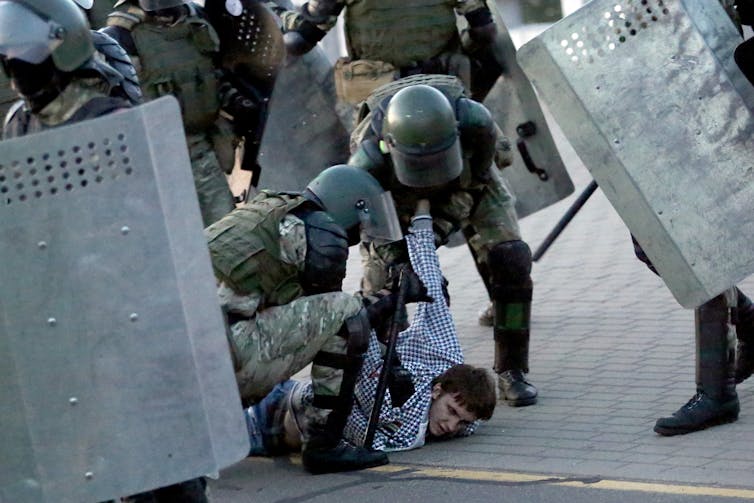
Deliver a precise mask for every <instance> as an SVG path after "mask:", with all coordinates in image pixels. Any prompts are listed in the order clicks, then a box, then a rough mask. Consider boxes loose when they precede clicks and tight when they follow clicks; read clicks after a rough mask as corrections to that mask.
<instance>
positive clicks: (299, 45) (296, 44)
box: [283, 31, 317, 56]
mask: <svg viewBox="0 0 754 503" xmlns="http://www.w3.org/2000/svg"><path fill="white" fill-rule="evenodd" d="M283 43H284V44H285V52H286V53H288V55H289V56H303V55H304V54H306V53H307V52H309V51H311V50H312V49H314V46H315V45H317V43H316V42H314V43H312V42H311V41H309V40H306V39H305V38H304V37H303V36H302V35H301V34H300V33H299V32H297V31H287V32H285V33H284V34H283Z"/></svg>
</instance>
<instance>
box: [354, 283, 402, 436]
mask: <svg viewBox="0 0 754 503" xmlns="http://www.w3.org/2000/svg"><path fill="white" fill-rule="evenodd" d="M407 290H408V282H407V281H404V280H403V271H401V274H400V276H399V277H398V300H397V301H396V303H395V304H396V305H395V314H393V319H392V320H391V322H390V332H389V333H388V340H387V350H386V351H385V357H384V359H385V360H384V362H383V363H382V370H381V371H380V378H379V381H377V391H376V392H375V394H374V404H373V405H372V412H371V413H370V414H369V423H367V431H366V433H365V434H364V444H363V446H364V447H366V448H367V449H371V448H372V443H374V434H375V433H376V431H377V423H379V421H380V410H382V402H383V401H384V400H385V391H386V390H387V382H388V379H389V378H390V372H391V371H392V368H391V367H392V362H393V356H394V355H395V346H396V343H397V342H398V332H400V327H401V326H402V325H403V324H404V322H405V320H406V316H407V315H406V292H407Z"/></svg>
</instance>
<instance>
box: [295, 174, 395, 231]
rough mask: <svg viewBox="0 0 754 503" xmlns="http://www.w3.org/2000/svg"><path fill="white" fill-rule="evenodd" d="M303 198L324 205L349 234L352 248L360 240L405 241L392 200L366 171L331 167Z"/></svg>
mask: <svg viewBox="0 0 754 503" xmlns="http://www.w3.org/2000/svg"><path fill="white" fill-rule="evenodd" d="M304 196H305V197H306V198H307V199H310V200H312V201H315V202H316V203H318V204H319V205H320V206H322V208H323V209H324V210H325V211H326V212H327V213H329V214H330V216H331V217H332V218H333V220H334V221H335V223H337V224H338V225H340V226H341V227H342V228H343V229H344V230H345V231H346V233H347V234H348V244H349V245H355V244H356V243H358V242H359V239H360V238H361V239H363V240H364V241H375V242H378V243H389V242H392V241H398V240H399V239H402V238H403V233H402V232H401V226H400V222H399V221H398V214H397V213H396V211H395V204H394V203H393V197H392V196H391V195H390V192H388V191H385V189H383V188H382V186H381V185H380V183H379V182H378V181H377V180H376V179H375V178H374V177H373V176H372V175H370V174H369V173H368V172H366V171H365V170H363V169H360V168H357V167H355V166H349V165H347V164H339V165H337V166H331V167H329V168H327V169H326V170H324V171H323V172H321V173H320V174H319V175H317V177H316V178H314V180H312V181H311V182H309V185H307V187H306V189H305V190H304ZM359 231H361V234H363V236H359Z"/></svg>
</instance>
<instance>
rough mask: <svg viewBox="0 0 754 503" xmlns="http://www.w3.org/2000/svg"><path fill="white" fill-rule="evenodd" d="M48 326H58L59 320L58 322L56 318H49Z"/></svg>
mask: <svg viewBox="0 0 754 503" xmlns="http://www.w3.org/2000/svg"><path fill="white" fill-rule="evenodd" d="M47 324H48V325H50V326H51V327H54V326H55V325H57V324H58V320H56V319H55V318H47Z"/></svg>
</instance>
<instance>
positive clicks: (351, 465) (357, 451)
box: [301, 433, 388, 475]
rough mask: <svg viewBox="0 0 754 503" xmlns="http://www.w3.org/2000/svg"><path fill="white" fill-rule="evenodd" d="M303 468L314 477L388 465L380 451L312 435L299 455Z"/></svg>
mask: <svg viewBox="0 0 754 503" xmlns="http://www.w3.org/2000/svg"><path fill="white" fill-rule="evenodd" d="M301 461H302V462H303V465H304V468H305V469H306V471H308V472H309V473H312V474H314V475H318V474H322V473H336V472H349V471H354V470H363V469H365V468H372V467H374V466H382V465H386V464H388V457H387V454H385V453H384V452H382V451H375V450H372V449H367V448H365V447H359V446H355V445H351V444H349V443H348V442H346V441H345V440H338V439H332V438H330V436H329V435H327V434H324V433H323V434H321V435H314V436H312V438H311V440H309V442H307V443H306V445H305V446H304V450H303V452H302V454H301Z"/></svg>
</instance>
